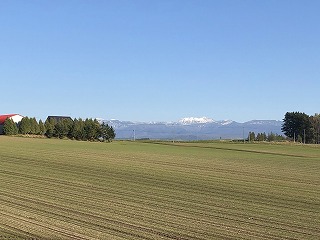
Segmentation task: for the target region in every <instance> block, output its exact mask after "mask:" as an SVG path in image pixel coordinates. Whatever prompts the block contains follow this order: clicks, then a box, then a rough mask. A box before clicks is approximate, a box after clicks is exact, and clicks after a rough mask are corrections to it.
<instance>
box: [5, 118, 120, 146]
mask: <svg viewBox="0 0 320 240" xmlns="http://www.w3.org/2000/svg"><path fill="white" fill-rule="evenodd" d="M3 131H4V134H5V135H17V134H22V135H25V134H31V135H43V136H46V137H48V138H52V137H55V138H69V139H75V140H82V141H96V140H99V141H112V140H113V139H114V138H115V136H116V134H115V131H114V129H113V127H112V126H109V125H108V124H105V123H102V124H100V123H99V122H98V121H97V120H96V119H92V118H87V119H85V120H82V119H81V118H79V119H76V118H75V119H74V120H72V119H62V120H60V121H55V120H54V119H52V118H51V119H50V120H48V119H47V120H46V121H45V123H43V122H42V121H41V120H39V122H37V120H36V119H35V118H29V117H24V118H22V120H21V121H20V123H19V124H16V123H14V122H13V120H12V119H10V118H8V119H7V120H6V121H5V122H4V126H3Z"/></svg>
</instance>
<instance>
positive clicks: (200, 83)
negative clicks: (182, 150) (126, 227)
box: [0, 0, 320, 122]
mask: <svg viewBox="0 0 320 240" xmlns="http://www.w3.org/2000/svg"><path fill="white" fill-rule="evenodd" d="M319 9H320V1H318V0H314V1H312V0H308V1H303V0H301V1H294V0H265V1H257V0H221V1H215V0H208V1H207V0H194V1H192V0H180V1H176V0H161V1H158V0H130V1H126V0H114V1H111V0H105V1H103V0H92V1H91V0H85V1H81V0H74V1H73V0H68V1H65V0H61V1H60V0H54V1H40V0H28V1H25V0H20V1H18V0H16V1H15V0H2V1H0V83H1V86H0V89H1V96H2V100H1V103H0V114H4V113H20V114H22V115H27V116H30V117H37V118H41V119H45V118H46V116H47V115H69V116H71V117H73V118H74V117H82V118H86V117H92V118H95V117H101V118H104V119H111V118H113V119H120V120H133V121H176V120H178V119H180V118H182V117H189V116H193V117H202V116H207V117H211V118H213V119H216V120H223V119H232V120H235V121H239V122H244V121H248V120H252V119H275V120H281V119H282V118H283V117H284V114H285V113H286V112H287V111H301V112H305V113H307V114H314V113H316V112H317V113H318V112H320V99H319V90H320V45H319V44H320V14H319Z"/></svg>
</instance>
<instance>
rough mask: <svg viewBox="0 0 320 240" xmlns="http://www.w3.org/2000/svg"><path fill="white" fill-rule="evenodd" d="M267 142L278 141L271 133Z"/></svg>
mask: <svg viewBox="0 0 320 240" xmlns="http://www.w3.org/2000/svg"><path fill="white" fill-rule="evenodd" d="M267 140H268V141H269V142H273V141H275V140H276V135H275V134H274V133H273V132H271V133H269V134H268V136H267Z"/></svg>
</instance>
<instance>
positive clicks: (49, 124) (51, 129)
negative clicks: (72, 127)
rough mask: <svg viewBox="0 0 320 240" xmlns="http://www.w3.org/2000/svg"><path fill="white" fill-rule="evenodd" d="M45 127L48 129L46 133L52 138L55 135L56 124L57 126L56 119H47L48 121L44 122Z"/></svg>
mask: <svg viewBox="0 0 320 240" xmlns="http://www.w3.org/2000/svg"><path fill="white" fill-rule="evenodd" d="M44 126H45V129H46V133H45V135H46V136H47V137H48V138H52V137H53V136H54V126H55V121H54V119H50V120H48V119H47V120H46V122H45V123H44Z"/></svg>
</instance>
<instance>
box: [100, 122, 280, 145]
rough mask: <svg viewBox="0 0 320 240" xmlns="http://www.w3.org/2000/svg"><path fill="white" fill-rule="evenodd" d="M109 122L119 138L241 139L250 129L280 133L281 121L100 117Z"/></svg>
mask: <svg viewBox="0 0 320 240" xmlns="http://www.w3.org/2000/svg"><path fill="white" fill-rule="evenodd" d="M103 122H105V123H107V124H109V125H111V126H112V127H113V128H114V129H115V132H116V138H118V139H133V138H136V139H139V138H140V139H142V138H143V139H145V138H148V139H167V140H170V139H175V140H208V139H220V138H221V139H242V138H243V136H245V137H247V136H248V133H249V132H255V133H263V132H265V133H270V132H273V133H275V134H282V132H281V125H282V121H276V120H252V121H249V122H245V123H238V122H235V121H232V120H222V121H215V120H213V119H211V118H207V117H199V118H197V117H188V118H183V119H180V120H179V121H178V122H148V123H146V122H131V121H120V120H114V119H113V120H103Z"/></svg>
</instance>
